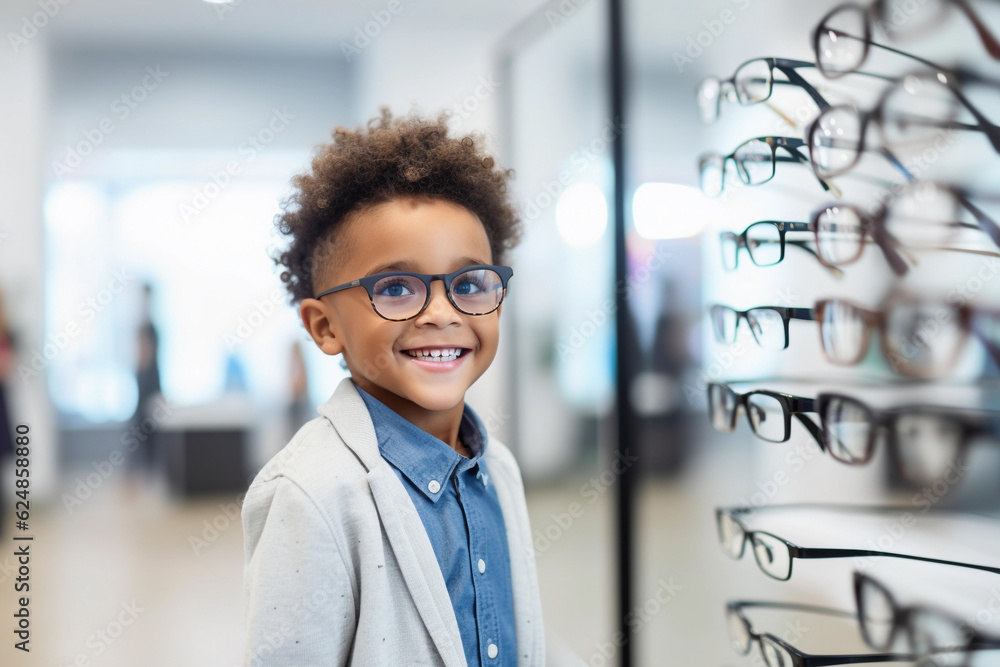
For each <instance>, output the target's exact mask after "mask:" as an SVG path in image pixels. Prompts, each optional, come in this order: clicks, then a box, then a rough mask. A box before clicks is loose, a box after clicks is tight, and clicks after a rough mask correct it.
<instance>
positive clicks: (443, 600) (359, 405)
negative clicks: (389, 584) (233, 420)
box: [318, 377, 467, 667]
mask: <svg viewBox="0 0 1000 667" xmlns="http://www.w3.org/2000/svg"><path fill="white" fill-rule="evenodd" d="M318 410H319V412H320V414H322V415H323V416H325V417H327V418H328V419H329V420H330V421H331V422H332V423H333V426H334V428H335V429H336V430H337V432H338V433H339V434H340V437H341V438H342V439H343V441H344V443H345V444H346V445H347V446H348V447H349V448H350V449H351V450H352V451H353V452H354V453H355V454H356V455H357V457H358V458H359V459H360V460H361V463H362V464H363V465H364V466H365V468H366V469H367V470H368V485H369V486H370V487H371V490H372V497H373V498H374V499H375V506H376V508H377V509H378V513H379V516H380V517H381V518H382V525H383V526H384V527H385V532H386V536H387V537H388V538H389V544H390V545H391V546H392V550H393V553H394V554H395V555H396V560H397V562H398V563H399V567H400V570H401V571H402V573H403V578H404V580H405V581H406V586H407V588H408V589H409V593H410V596H411V597H412V598H413V602H414V604H415V605H416V607H417V611H418V612H419V613H420V618H421V620H423V622H424V625H425V626H426V628H427V632H428V634H430V636H431V639H432V640H433V641H434V645H435V647H436V648H437V650H438V653H439V654H440V655H441V658H442V659H443V660H444V664H445V665H446V667H467V665H466V661H465V653H464V651H463V648H462V645H461V633H460V632H459V629H458V621H457V620H456V618H455V610H454V607H452V604H451V595H450V594H449V593H448V588H447V585H446V584H445V582H444V577H443V576H442V574H441V567H440V566H439V565H438V562H437V557H436V556H435V555H434V548H433V546H432V545H431V543H430V540H429V539H428V537H427V532H426V531H425V530H424V529H423V523H422V522H421V520H420V515H419V514H418V513H417V508H416V507H414V505H413V501H412V500H411V499H410V496H409V494H407V492H406V489H405V488H403V484H402V482H400V481H399V478H398V477H397V476H396V473H395V472H393V470H392V468H391V467H390V466H389V464H388V463H387V462H386V460H385V459H383V458H382V455H381V454H380V453H379V450H378V440H377V439H376V437H375V427H374V425H373V424H372V420H371V415H370V414H369V413H368V407H367V406H366V405H365V403H364V400H362V398H361V396H360V395H359V394H358V391H357V389H356V388H355V387H354V383H353V381H352V380H351V378H350V377H346V378H344V379H343V380H341V382H340V384H339V385H337V389H336V390H335V391H334V393H333V395H332V396H331V397H330V399H329V400H328V401H327V402H326V403H324V404H323V405H321V406H319V408H318ZM455 639H457V640H458V643H457V645H456V642H455V641H454V640H455Z"/></svg>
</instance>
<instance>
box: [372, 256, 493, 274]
mask: <svg viewBox="0 0 1000 667" xmlns="http://www.w3.org/2000/svg"><path fill="white" fill-rule="evenodd" d="M458 262H459V263H458V267H457V268H456V269H455V270H456V271H457V270H458V269H461V268H463V267H466V266H475V265H477V264H483V265H485V264H486V262H483V261H481V260H478V259H474V258H472V257H463V258H462V259H460V260H459V261H458ZM416 266H417V264H416V262H411V261H409V260H405V259H404V260H399V261H396V262H390V263H388V264H382V265H380V266H376V267H375V268H374V269H371V270H370V271H368V273H366V274H365V276H371V275H374V274H376V273H385V272H387V271H411V272H413V273H419V271H417V270H416Z"/></svg>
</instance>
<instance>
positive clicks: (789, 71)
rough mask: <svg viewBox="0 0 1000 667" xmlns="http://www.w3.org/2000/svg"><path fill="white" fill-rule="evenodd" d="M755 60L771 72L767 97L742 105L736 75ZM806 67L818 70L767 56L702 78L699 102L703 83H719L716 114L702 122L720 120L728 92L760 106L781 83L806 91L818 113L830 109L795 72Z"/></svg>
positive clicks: (697, 92) (802, 62)
mask: <svg viewBox="0 0 1000 667" xmlns="http://www.w3.org/2000/svg"><path fill="white" fill-rule="evenodd" d="M758 60H762V61H764V62H766V63H767V64H768V67H769V69H770V79H771V85H770V86H769V88H768V91H767V95H766V96H765V97H763V98H761V99H759V100H756V101H754V102H746V103H744V102H743V101H742V100H740V99H739V92H738V91H739V89H738V88H737V86H736V75H737V74H738V73H739V71H740V70H741V69H743V68H744V67H746V66H747V65H749V64H750V63H753V62H756V61H758ZM808 67H816V68H817V69H818V66H817V65H816V63H813V62H809V61H808V60H794V59H790V58H770V57H768V58H751V59H750V60H747V61H744V62H742V63H740V65H739V66H738V67H737V68H736V69H735V70H733V75H732V76H731V77H729V78H728V79H720V78H719V77H715V76H708V77H705V78H704V79H702V80H701V81H700V82H699V83H698V87H697V88H695V95H696V96H697V98H698V99H699V100H700V99H702V97H703V96H702V95H701V87H702V86H703V85H705V83H706V82H707V81H711V80H713V79H714V80H715V81H717V82H718V83H719V94H718V96H717V97H716V101H715V115H714V116H713V117H712V120H711V121H707V122H705V121H703V122H705V124H708V123H714V122H715V121H716V120H718V119H719V116H720V115H721V109H722V106H721V105H722V99H723V98H726V100H727V101H731V100H730V98H729V93H730V92H734V93H736V101H737V102H738V103H739V104H740V106H750V105H753V104H760V103H761V102H767V101H768V100H769V99H771V95H772V94H773V93H774V84H776V83H777V84H780V85H787V86H797V87H799V88H801V89H802V90H804V91H805V92H806V94H807V95H809V97H811V98H812V100H813V101H814V102H815V103H816V106H818V107H819V109H820V111H823V110H824V109H827V108H829V107H830V103H829V102H827V101H826V99H825V98H824V97H823V95H821V94H820V92H819V91H818V90H817V89H816V87H815V86H813V85H812V84H811V83H809V82H808V81H806V80H805V78H803V77H802V75H801V74H799V73H798V72H796V71H795V70H797V69H800V68H808ZM775 69H777V70H778V71H780V72H781V73H782V74H784V75H785V76H787V77H788V81H783V80H781V79H775V78H774V70H775ZM852 74H858V75H862V76H870V77H872V78H876V79H882V80H885V81H895V80H896V78H895V77H891V76H884V75H882V74H873V73H871V72H861V71H854V72H852ZM726 84H728V85H729V89H728V90H725V91H723V88H724V86H725V85H726ZM771 109H772V111H774V112H775V113H777V114H778V115H779V116H781V117H782V118H784V119H785V121H786V122H788V123H789V125H792V126H793V127H794V126H795V123H793V122H790V121H789V119H788V118H787V117H785V115H784V114H782V113H781V112H779V111H778V110H777V109H775V108H774V107H771Z"/></svg>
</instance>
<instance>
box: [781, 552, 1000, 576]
mask: <svg viewBox="0 0 1000 667" xmlns="http://www.w3.org/2000/svg"><path fill="white" fill-rule="evenodd" d="M789 549H790V550H791V552H792V556H793V557H795V558H851V557H854V556H866V557H867V556H876V557H880V558H905V559H907V560H916V561H921V562H923V563H938V564H939V565H952V566H954V567H966V568H970V569H973V570H982V571H983V572H992V573H993V574H1000V568H998V567H990V566H989V565H976V564H974V563H961V562H959V561H954V560H942V559H940V558H928V557H926V556H913V555H910V554H897V553H892V552H889V551H870V550H868V549H824V548H816V547H794V546H793V547H789Z"/></svg>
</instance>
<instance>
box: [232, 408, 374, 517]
mask: <svg viewBox="0 0 1000 667" xmlns="http://www.w3.org/2000/svg"><path fill="white" fill-rule="evenodd" d="M366 474H367V470H366V469H365V467H364V466H363V465H362V464H361V461H360V460H359V459H358V457H357V455H356V454H355V453H354V452H353V451H352V450H351V448H350V447H348V446H347V444H346V443H345V442H344V441H343V439H342V438H341V437H340V435H339V434H338V433H337V430H336V429H335V428H334V427H333V424H331V423H330V420H329V419H327V418H326V417H323V416H319V417H315V418H314V419H311V420H310V421H308V422H306V423H305V424H303V425H302V427H301V428H300V429H299V430H298V431H297V432H296V433H295V435H294V436H292V439H291V440H289V441H288V443H287V444H286V445H285V446H284V447H282V448H281V450H280V451H278V453H276V454H275V455H274V456H273V457H271V459H270V460H269V461H268V462H267V463H266V464H264V467H263V468H261V470H260V472H258V473H257V475H256V476H255V477H254V479H253V482H252V483H251V484H250V489H249V490H248V491H247V495H248V496H250V495H252V492H253V491H254V490H256V489H259V488H260V487H264V486H271V485H269V484H268V482H272V481H274V480H276V479H278V478H280V477H285V478H288V479H289V480H291V481H294V482H295V483H296V484H297V485H298V486H299V487H301V488H302V490H303V491H304V492H305V493H306V494H307V495H309V496H311V497H313V498H317V499H319V498H321V497H322V496H323V495H325V493H324V492H326V491H329V490H332V489H335V488H338V487H340V488H342V487H344V486H351V485H352V483H356V482H362V483H365V484H366V485H367V482H365V481H364V480H365V476H366Z"/></svg>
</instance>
